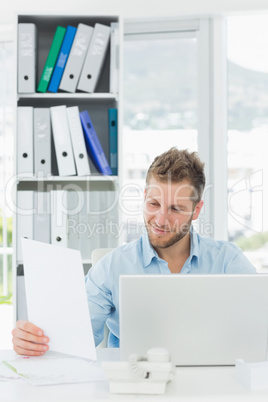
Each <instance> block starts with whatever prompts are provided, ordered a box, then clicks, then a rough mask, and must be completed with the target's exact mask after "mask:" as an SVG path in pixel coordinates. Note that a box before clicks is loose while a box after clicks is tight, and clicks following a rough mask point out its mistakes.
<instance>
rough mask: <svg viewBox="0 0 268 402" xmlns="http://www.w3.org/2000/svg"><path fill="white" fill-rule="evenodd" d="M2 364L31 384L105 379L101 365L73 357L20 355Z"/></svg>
mask: <svg viewBox="0 0 268 402" xmlns="http://www.w3.org/2000/svg"><path fill="white" fill-rule="evenodd" d="M2 365H3V366H4V367H5V369H6V371H9V372H10V373H13V375H14V374H15V375H17V376H19V377H20V378H21V379H23V380H25V381H27V382H30V383H31V384H32V385H49V384H68V383H79V382H80V383H81V382H91V381H107V377H106V375H105V373H104V371H103V370H102V368H101V367H98V366H96V365H95V364H94V363H92V362H89V361H87V360H83V359H78V358H74V357H69V358H68V357H63V358H60V357H56V358H51V357H46V356H41V357H26V356H24V357H23V356H20V357H18V358H17V359H15V360H9V361H3V362H2ZM0 367H1V366H0ZM8 369H9V370H8ZM11 375H12V374H11Z"/></svg>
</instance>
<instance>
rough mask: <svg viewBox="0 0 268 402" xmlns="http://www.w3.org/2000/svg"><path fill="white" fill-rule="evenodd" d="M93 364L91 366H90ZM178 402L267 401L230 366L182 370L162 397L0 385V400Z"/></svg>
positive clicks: (101, 386)
mask: <svg viewBox="0 0 268 402" xmlns="http://www.w3.org/2000/svg"><path fill="white" fill-rule="evenodd" d="M97 353H98V363H97V364H99V363H100V362H101V361H105V360H118V359H119V350H118V349H97ZM14 355H15V353H14V352H13V351H0V359H1V360H3V359H10V358H12V356H14ZM94 364H95V363H94ZM133 399H138V400H139V401H142V400H143V401H148V400H151V401H158V400H159V401H161V402H162V401H168V402H169V401H174V402H175V401H178V402H223V401H224V402H225V401H226V402H248V401H250V402H258V401H265V402H267V401H268V390H265V391H250V390H248V389H246V388H245V387H243V386H242V385H240V384H239V383H237V382H236V379H235V368H234V367H183V368H177V369H176V377H175V379H174V380H173V381H172V382H170V383H169V384H168V385H167V391H166V394H165V395H163V396H155V395H152V396H144V395H115V394H110V393H109V384H108V382H105V381H104V382H91V383H83V384H66V385H53V386H39V387H38V386H33V385H30V384H26V383H22V382H1V381H0V401H20V402H33V401H34V402H45V401H46V402H59V401H65V402H70V401H72V402H82V401H87V402H88V401H90V402H91V401H111V400H112V401H119V402H120V401H126V400H133Z"/></svg>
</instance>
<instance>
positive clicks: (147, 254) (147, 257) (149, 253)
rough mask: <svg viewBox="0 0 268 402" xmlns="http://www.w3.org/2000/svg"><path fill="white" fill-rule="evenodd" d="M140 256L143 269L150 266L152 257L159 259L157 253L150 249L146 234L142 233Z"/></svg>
mask: <svg viewBox="0 0 268 402" xmlns="http://www.w3.org/2000/svg"><path fill="white" fill-rule="evenodd" d="M142 251H143V253H142V255H143V266H144V268H146V267H148V265H150V264H151V261H152V259H153V258H154V257H156V258H159V257H158V254H157V252H156V251H155V249H154V248H153V247H152V245H151V243H150V241H149V237H148V233H147V232H146V233H143V235H142Z"/></svg>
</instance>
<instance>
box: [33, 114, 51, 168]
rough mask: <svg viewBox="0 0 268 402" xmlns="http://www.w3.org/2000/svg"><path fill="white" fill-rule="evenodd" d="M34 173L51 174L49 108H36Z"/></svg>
mask: <svg viewBox="0 0 268 402" xmlns="http://www.w3.org/2000/svg"><path fill="white" fill-rule="evenodd" d="M34 173H35V174H36V175H39V174H40V173H42V176H46V175H51V124H50V110H49V108H35V109H34Z"/></svg>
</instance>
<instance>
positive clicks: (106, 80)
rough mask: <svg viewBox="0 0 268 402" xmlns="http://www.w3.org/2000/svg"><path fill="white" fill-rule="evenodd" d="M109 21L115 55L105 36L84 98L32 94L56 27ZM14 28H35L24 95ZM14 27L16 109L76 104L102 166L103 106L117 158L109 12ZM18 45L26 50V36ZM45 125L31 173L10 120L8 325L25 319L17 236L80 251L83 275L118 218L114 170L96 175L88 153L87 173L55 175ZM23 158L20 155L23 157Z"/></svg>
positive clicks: (26, 20) (36, 19)
mask: <svg viewBox="0 0 268 402" xmlns="http://www.w3.org/2000/svg"><path fill="white" fill-rule="evenodd" d="M113 23H117V24H118V36H117V41H118V42H117V49H116V50H115V48H114V47H113V46H111V43H112V33H111V35H110V38H109V41H108V47H107V51H106V54H105V57H104V62H103V65H102V67H101V69H100V71H101V72H100V75H99V78H98V80H97V85H96V87H95V90H94V92H91V93H88V92H86V91H81V90H78V89H76V90H75V92H72V93H70V92H66V91H63V90H61V89H60V88H59V89H58V91H57V92H55V93H53V92H49V91H46V92H44V93H41V92H38V91H37V88H38V84H39V82H40V79H41V77H42V72H43V69H44V66H45V63H46V60H47V56H48V53H49V50H50V47H51V44H52V41H53V38H54V35H55V31H56V28H57V27H58V26H61V27H65V28H66V27H68V26H72V27H76V28H78V26H79V24H85V25H87V26H90V27H92V28H94V27H95V24H102V25H105V26H107V27H109V28H111V24H113ZM21 24H34V27H35V46H34V48H35V49H34V57H35V67H34V81H35V83H34V90H33V91H32V90H30V91H28V90H27V89H26V90H21V88H22V85H21V81H20V80H21V75H22V76H23V77H24V78H23V79H25V80H24V81H25V82H23V84H24V83H26V86H27V85H28V80H31V78H32V77H31V76H29V77H28V76H27V75H25V74H24V75H23V74H21V73H22V69H23V67H24V64H23V63H24V62H25V61H24V60H22V56H21V55H22V53H21V48H22V45H21V42H20V41H21V33H20V29H21V28H20V27H21ZM16 27H17V31H16V36H17V49H18V51H17V58H16V75H17V77H18V79H17V86H16V105H15V106H16V110H17V111H18V110H23V111H24V109H26V108H28V109H30V108H32V109H33V111H35V110H36V109H43V108H44V109H48V110H49V111H51V109H50V108H52V107H57V106H62V105H64V106H65V107H66V110H67V109H68V108H71V107H74V106H76V107H78V109H79V112H82V111H84V110H87V111H88V114H89V115H90V118H91V121H92V123H93V125H94V128H95V131H96V133H97V136H98V139H99V141H100V143H101V146H102V149H103V152H104V155H105V157H106V159H107V161H108V163H110V158H111V156H110V145H109V141H110V126H109V118H108V111H109V109H117V113H118V123H117V146H118V153H119V152H120V149H121V142H120V141H121V140H120V122H119V121H120V118H121V113H120V106H121V102H120V93H119V92H120V91H119V82H120V78H119V74H120V72H119V68H118V69H117V70H116V71H115V70H114V68H113V71H114V74H115V75H116V74H117V75H118V76H116V82H117V86H116V89H114V87H112V86H111V82H110V81H111V76H110V70H111V66H112V64H111V58H112V57H113V58H114V57H115V54H113V53H112V52H115V51H116V53H117V54H116V57H117V66H119V67H120V65H121V60H120V59H121V57H120V53H121V52H120V43H121V42H122V39H121V38H122V32H121V31H122V29H121V20H120V17H119V16H117V15H52V14H47V15H37V14H19V15H17V16H16ZM93 32H94V31H93ZM111 32H112V30H111ZM91 39H92V38H91ZM25 43H26V47H27V38H26V42H25ZM89 43H90V42H89ZM88 49H89V46H88V47H87V50H86V52H88V51H89V50H88ZM26 50H27V49H26ZM70 54H71V52H70V53H69V55H70ZM65 67H66V66H65ZM63 73H64V70H63ZM50 116H51V114H50ZM33 119H34V114H33ZM49 124H50V128H51V134H50V135H51V144H50V155H49V156H50V162H51V169H50V171H49V173H47V171H45V170H44V171H42V169H39V170H38V171H35V167H33V171H32V172H29V171H23V169H21V165H20V162H19V160H20V159H19V158H20V155H19V152H20V150H21V145H20V144H21V142H20V141H21V136H22V134H21V133H22V131H23V130H22V129H21V127H20V126H21V121H18V119H17V125H16V130H15V131H16V135H15V155H16V157H15V173H16V180H15V184H14V190H15V191H14V204H15V208H14V209H15V211H14V219H13V246H14V254H13V279H14V291H13V294H14V299H15V300H14V306H15V309H14V310H15V319H16V320H17V319H27V312H26V304H25V289H24V276H23V258H22V250H21V246H20V237H29V238H32V239H34V240H37V241H45V242H48V243H51V244H55V245H58V246H62V247H70V248H74V249H78V250H80V252H81V255H82V260H83V265H84V271H85V273H86V272H87V271H88V269H89V268H90V266H91V252H92V251H93V250H94V249H95V248H100V247H101V248H102V247H103V248H106V247H109V248H113V247H116V246H118V244H119V237H120V233H119V232H120V213H119V207H118V205H119V203H118V196H119V181H120V173H118V174H116V175H107V176H106V175H102V174H101V173H100V172H99V171H98V169H97V168H96V166H95V164H94V163H93V162H92V159H91V158H90V156H89V155H87V156H86V158H87V160H88V164H89V168H90V174H86V175H82V176H81V175H80V176H79V175H78V174H77V171H78V170H77V169H76V175H71V176H68V175H60V174H59V161H58V159H57V153H56V141H55V134H54V132H53V124H52V121H51V120H50V123H49ZM34 127H35V126H34V124H33V129H32V130H33V141H34V140H36V139H35V132H34V130H35V128H34ZM54 128H55V127H54ZM25 138H26V137H25ZM25 141H26V140H25ZM73 148H74V147H73ZM87 151H88V149H87ZM34 152H35V145H33V165H34ZM87 153H88V152H87ZM26 157H28V155H27V153H26ZM74 162H75V157H74ZM117 168H118V172H120V165H118V166H117ZM52 279H53V278H52ZM16 297H17V299H16Z"/></svg>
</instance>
